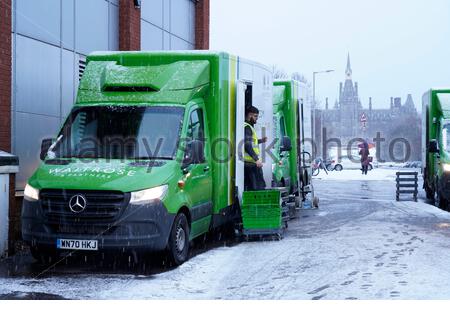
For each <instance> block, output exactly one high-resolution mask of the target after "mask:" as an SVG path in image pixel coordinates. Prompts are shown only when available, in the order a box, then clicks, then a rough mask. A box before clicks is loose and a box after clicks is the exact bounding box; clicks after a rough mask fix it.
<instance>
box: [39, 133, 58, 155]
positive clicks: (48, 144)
mask: <svg viewBox="0 0 450 320" xmlns="http://www.w3.org/2000/svg"><path fill="white" fill-rule="evenodd" d="M53 142H55V140H54V139H51V138H50V139H44V140H42V143H41V154H40V155H39V158H40V159H41V160H44V159H45V157H46V156H47V152H48V149H50V147H51V145H52V144H53Z"/></svg>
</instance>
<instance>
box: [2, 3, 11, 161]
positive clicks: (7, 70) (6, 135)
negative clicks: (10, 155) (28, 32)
mask: <svg viewBox="0 0 450 320" xmlns="http://www.w3.org/2000/svg"><path fill="white" fill-rule="evenodd" d="M0 149H1V150H4V151H8V152H10V151H11V0H1V1H0Z"/></svg>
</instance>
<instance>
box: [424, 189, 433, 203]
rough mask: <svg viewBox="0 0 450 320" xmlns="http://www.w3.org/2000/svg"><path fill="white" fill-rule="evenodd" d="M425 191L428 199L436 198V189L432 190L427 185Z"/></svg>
mask: <svg viewBox="0 0 450 320" xmlns="http://www.w3.org/2000/svg"><path fill="white" fill-rule="evenodd" d="M425 193H426V195H427V199H428V200H433V199H434V191H433V190H431V189H430V188H428V187H425Z"/></svg>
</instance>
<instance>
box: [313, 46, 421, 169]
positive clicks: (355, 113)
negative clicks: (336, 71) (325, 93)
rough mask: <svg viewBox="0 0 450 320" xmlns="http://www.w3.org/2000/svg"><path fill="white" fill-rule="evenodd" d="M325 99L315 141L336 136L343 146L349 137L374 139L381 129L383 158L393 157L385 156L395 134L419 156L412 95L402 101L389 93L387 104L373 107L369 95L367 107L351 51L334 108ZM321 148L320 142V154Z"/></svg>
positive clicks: (319, 114) (414, 155)
mask: <svg viewBox="0 0 450 320" xmlns="http://www.w3.org/2000/svg"><path fill="white" fill-rule="evenodd" d="M326 101H327V102H326V106H325V109H324V110H323V109H322V110H321V109H317V110H316V112H317V114H316V119H318V120H316V141H321V142H325V141H323V140H324V139H326V140H329V139H336V138H338V139H339V140H340V141H341V143H342V146H343V147H346V146H347V144H348V143H349V142H350V141H351V140H352V139H355V138H362V139H366V140H368V141H373V139H374V138H375V137H377V133H380V136H381V137H383V138H385V139H386V140H387V141H386V143H385V144H386V148H383V150H382V152H381V155H383V156H384V158H385V159H388V160H392V159H389V158H392V157H388V156H389V150H388V149H389V140H392V139H395V138H406V139H407V140H408V141H410V144H411V146H412V147H413V148H412V150H411V158H412V159H415V158H418V159H419V158H420V130H418V128H420V117H419V114H418V113H417V110H416V107H415V105H414V101H413V98H412V95H411V94H408V95H407V98H406V101H405V103H402V99H401V98H399V97H397V98H394V97H392V98H391V101H390V106H389V108H383V109H381V108H375V107H374V106H373V103H372V98H371V97H370V98H369V100H368V101H367V107H364V106H363V104H362V103H361V99H360V97H359V86H358V82H356V81H353V70H352V66H351V61H350V54H348V55H347V66H346V68H345V81H344V82H341V83H340V84H339V97H338V100H336V102H335V104H334V107H333V108H329V107H328V98H327V100H326ZM319 119H320V120H319ZM317 129H319V130H317ZM324 129H325V130H326V134H325V132H324ZM323 151H324V150H323V145H322V146H320V151H319V154H322V155H323V153H324V152H323ZM325 152H326V150H325Z"/></svg>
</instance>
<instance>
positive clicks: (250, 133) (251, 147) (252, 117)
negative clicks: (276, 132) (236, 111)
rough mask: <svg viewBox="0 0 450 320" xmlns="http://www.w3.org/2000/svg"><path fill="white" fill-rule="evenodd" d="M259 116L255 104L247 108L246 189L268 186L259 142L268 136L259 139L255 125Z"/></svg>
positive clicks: (245, 125) (245, 128) (261, 188)
mask: <svg viewBox="0 0 450 320" xmlns="http://www.w3.org/2000/svg"><path fill="white" fill-rule="evenodd" d="M258 116H259V110H258V108H256V107H254V106H250V107H247V108H246V110H245V123H244V130H245V138H244V140H245V141H244V189H245V190H246V191H251V190H263V189H265V188H266V182H265V181H264V174H263V170H262V167H263V163H262V161H261V159H260V150H259V144H261V143H264V142H266V141H267V137H263V138H261V139H258V137H257V135H256V130H255V128H254V126H255V124H256V122H257V121H258Z"/></svg>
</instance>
